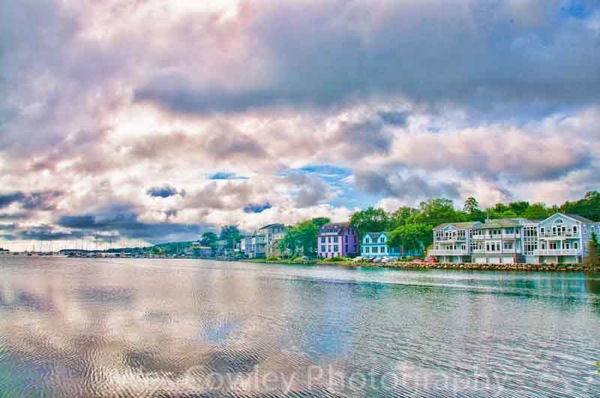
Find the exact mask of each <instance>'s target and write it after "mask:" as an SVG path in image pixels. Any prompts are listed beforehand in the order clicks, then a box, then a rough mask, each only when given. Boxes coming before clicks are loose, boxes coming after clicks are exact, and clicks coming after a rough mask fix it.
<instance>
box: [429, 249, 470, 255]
mask: <svg viewBox="0 0 600 398" xmlns="http://www.w3.org/2000/svg"><path fill="white" fill-rule="evenodd" d="M429 255H430V256H468V255H469V251H468V250H462V249H456V250H447V249H432V250H429Z"/></svg>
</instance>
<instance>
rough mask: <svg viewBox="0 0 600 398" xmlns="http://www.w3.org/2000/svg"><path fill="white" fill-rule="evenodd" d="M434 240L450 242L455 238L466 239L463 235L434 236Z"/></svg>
mask: <svg viewBox="0 0 600 398" xmlns="http://www.w3.org/2000/svg"><path fill="white" fill-rule="evenodd" d="M435 240H436V241H444V242H452V241H456V240H467V238H466V237H464V236H440V237H438V236H436V237H435Z"/></svg>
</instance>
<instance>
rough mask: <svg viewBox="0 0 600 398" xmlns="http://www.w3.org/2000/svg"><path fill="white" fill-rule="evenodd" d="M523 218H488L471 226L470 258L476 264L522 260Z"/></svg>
mask: <svg viewBox="0 0 600 398" xmlns="http://www.w3.org/2000/svg"><path fill="white" fill-rule="evenodd" d="M527 223H528V221H527V220H525V219H523V218H508V219H499V220H488V221H486V222H485V223H479V224H477V225H475V226H474V227H473V233H472V236H471V247H470V248H471V254H472V256H471V260H472V262H474V263H477V264H516V263H522V262H524V251H523V239H522V234H523V228H522V227H523V226H524V225H525V224H527Z"/></svg>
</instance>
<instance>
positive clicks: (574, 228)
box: [573, 225, 577, 234]
mask: <svg viewBox="0 0 600 398" xmlns="http://www.w3.org/2000/svg"><path fill="white" fill-rule="evenodd" d="M573 233H574V234H576V233H577V225H573Z"/></svg>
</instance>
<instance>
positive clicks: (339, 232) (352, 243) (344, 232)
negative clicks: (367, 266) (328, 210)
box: [317, 223, 359, 258]
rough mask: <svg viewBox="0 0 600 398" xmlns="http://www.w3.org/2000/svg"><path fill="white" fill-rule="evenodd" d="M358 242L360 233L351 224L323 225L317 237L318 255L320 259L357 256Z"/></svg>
mask: <svg viewBox="0 0 600 398" xmlns="http://www.w3.org/2000/svg"><path fill="white" fill-rule="evenodd" d="M358 242H359V239H358V231H357V230H356V228H354V226H352V225H351V224H350V223H332V224H327V225H323V226H322V227H321V229H320V230H319V235H318V237H317V253H318V256H319V257H320V258H332V257H348V256H355V255H357V254H358Z"/></svg>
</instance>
